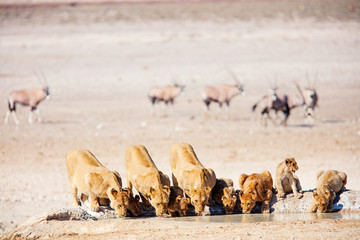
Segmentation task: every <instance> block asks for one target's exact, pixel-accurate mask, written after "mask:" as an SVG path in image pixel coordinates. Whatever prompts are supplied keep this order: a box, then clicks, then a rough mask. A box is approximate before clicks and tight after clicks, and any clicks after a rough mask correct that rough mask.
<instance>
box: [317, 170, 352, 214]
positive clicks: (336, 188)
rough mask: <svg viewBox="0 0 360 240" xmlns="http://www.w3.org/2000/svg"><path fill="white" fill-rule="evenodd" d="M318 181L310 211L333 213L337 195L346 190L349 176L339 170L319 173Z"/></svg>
mask: <svg viewBox="0 0 360 240" xmlns="http://www.w3.org/2000/svg"><path fill="white" fill-rule="evenodd" d="M316 179H317V183H316V187H317V188H316V189H315V190H314V192H313V202H312V204H311V206H310V211H311V212H316V211H319V212H322V213H323V212H332V211H333V204H334V200H335V197H336V194H337V193H339V192H340V191H342V190H345V189H346V188H345V185H346V183H347V175H346V173H344V172H339V171H337V170H328V171H326V172H325V171H319V172H318V173H317V174H316Z"/></svg>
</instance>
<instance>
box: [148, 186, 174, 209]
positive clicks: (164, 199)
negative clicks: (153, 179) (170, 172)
mask: <svg viewBox="0 0 360 240" xmlns="http://www.w3.org/2000/svg"><path fill="white" fill-rule="evenodd" d="M169 195H170V188H169V187H168V186H164V187H163V188H162V189H155V188H153V187H151V188H150V196H149V198H148V199H149V201H150V203H151V205H152V206H153V207H154V208H155V212H156V215H157V216H163V215H164V214H166V211H167V207H168V204H169Z"/></svg>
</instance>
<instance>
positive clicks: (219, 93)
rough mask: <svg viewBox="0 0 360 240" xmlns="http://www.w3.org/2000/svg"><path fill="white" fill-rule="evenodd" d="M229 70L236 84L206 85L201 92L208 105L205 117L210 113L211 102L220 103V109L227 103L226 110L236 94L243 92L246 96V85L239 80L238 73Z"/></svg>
mask: <svg viewBox="0 0 360 240" xmlns="http://www.w3.org/2000/svg"><path fill="white" fill-rule="evenodd" d="M227 70H228V69H227ZM228 72H229V73H230V75H231V76H232V77H233V80H234V81H235V84H233V85H231V84H220V85H216V86H206V87H205V88H204V89H203V91H202V93H201V97H202V100H203V101H204V103H205V106H206V108H205V117H207V116H208V115H209V110H210V103H211V102H216V103H218V104H219V110H220V108H221V107H222V105H223V104H224V103H225V104H226V110H227V111H228V110H229V107H230V102H231V100H232V99H233V98H234V97H235V96H237V95H239V94H241V95H242V96H245V94H246V92H245V88H244V85H243V84H242V83H240V81H239V80H238V78H237V77H236V75H235V74H234V73H233V72H231V71H230V70H228Z"/></svg>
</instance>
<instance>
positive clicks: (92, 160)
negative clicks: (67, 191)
mask: <svg viewBox="0 0 360 240" xmlns="http://www.w3.org/2000/svg"><path fill="white" fill-rule="evenodd" d="M66 167H67V171H68V175H69V182H70V188H71V193H72V197H73V205H74V207H79V201H78V197H77V193H78V191H79V192H80V193H81V198H83V199H85V198H87V197H88V198H89V200H90V209H91V210H92V211H95V212H98V211H99V210H100V203H99V200H100V199H102V198H103V199H109V200H110V206H111V207H112V208H113V209H115V211H116V213H117V215H118V216H120V217H125V216H126V212H127V209H128V205H129V192H128V191H126V190H123V189H122V181H121V177H120V175H119V173H118V172H115V171H113V172H112V171H110V170H109V169H107V168H106V167H105V166H103V165H102V164H101V163H100V162H99V161H98V160H97V159H96V157H95V156H94V155H93V154H92V153H91V152H90V151H88V150H74V151H72V152H70V153H69V154H68V155H67V157H66Z"/></svg>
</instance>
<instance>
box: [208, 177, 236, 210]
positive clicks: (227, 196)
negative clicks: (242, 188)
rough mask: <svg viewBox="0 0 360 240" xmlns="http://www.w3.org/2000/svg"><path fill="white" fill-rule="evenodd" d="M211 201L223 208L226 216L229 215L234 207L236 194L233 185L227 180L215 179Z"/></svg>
mask: <svg viewBox="0 0 360 240" xmlns="http://www.w3.org/2000/svg"><path fill="white" fill-rule="evenodd" d="M211 194H212V199H214V201H215V202H216V203H217V204H219V205H221V206H223V207H224V208H225V211H226V214H231V213H233V211H234V208H235V205H236V193H235V189H234V183H233V181H232V180H231V179H228V178H218V179H216V183H215V186H214V188H213V190H212V192H211Z"/></svg>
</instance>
